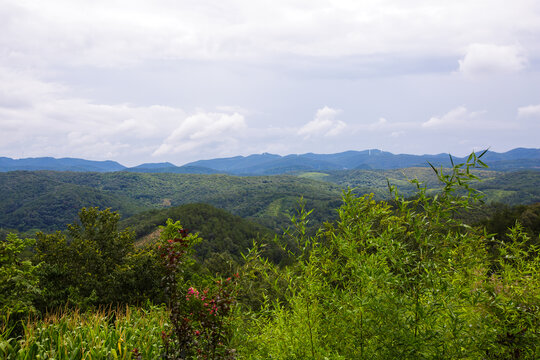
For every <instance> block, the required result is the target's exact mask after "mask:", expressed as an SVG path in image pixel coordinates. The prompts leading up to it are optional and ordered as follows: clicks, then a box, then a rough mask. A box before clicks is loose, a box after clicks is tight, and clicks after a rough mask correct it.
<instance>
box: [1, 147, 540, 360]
mask: <svg viewBox="0 0 540 360" xmlns="http://www.w3.org/2000/svg"><path fill="white" fill-rule="evenodd" d="M482 165H483V163H482V162H481V160H480V159H479V157H477V156H476V155H475V154H472V155H471V156H470V157H469V158H468V159H467V161H466V162H465V163H461V164H456V165H454V166H453V167H452V168H449V169H443V168H440V169H437V168H434V169H431V170H430V171H431V173H429V174H428V173H426V174H425V175H422V176H418V177H419V178H420V180H422V181H419V180H416V179H415V178H414V177H413V176H410V175H418V174H419V173H418V170H416V169H412V170H410V171H411V172H412V173H405V174H402V176H403V178H399V180H400V181H404V182H403V183H398V184H397V185H398V186H395V183H396V182H395V181H390V180H389V181H388V182H385V184H384V186H386V189H387V190H386V191H388V194H389V195H387V196H385V197H384V198H379V196H378V195H373V194H364V191H359V190H358V189H359V188H361V186H360V185H361V184H360V183H358V180H355V179H356V177H357V174H356V173H355V172H356V171H357V170H355V172H348V173H346V175H347V177H346V176H344V175H343V174H341V177H338V175H339V173H337V172H336V173H333V172H329V173H328V174H326V175H321V174H320V173H308V174H306V173H303V174H299V176H284V177H275V178H274V177H246V178H235V177H227V176H224V175H207V176H203V175H183V174H182V175H178V174H135V173H123V174H121V175H119V174H116V173H111V174H97V173H55V172H15V173H7V174H5V177H0V179H1V186H2V188H3V189H11V191H12V193H10V194H11V195H7V194H8V192H2V194H3V195H2V196H3V198H2V199H1V200H2V202H1V203H2V206H3V211H2V213H3V214H5V213H7V210H9V209H14V208H15V207H17V201H16V200H10V199H12V196H13V194H14V193H17V192H18V191H19V190H20V189H26V190H25V191H26V193H24V192H23V193H21V194H20V198H18V199H17V200H18V201H22V199H23V198H24V199H33V200H25V201H26V203H25V204H24V206H28V207H26V209H29V208H30V207H31V206H33V203H34V201H37V200H39V199H42V200H44V199H46V196H44V195H43V194H48V191H49V190H50V189H71V190H70V191H72V192H73V195H75V193H78V194H79V196H84V194H86V193H84V192H82V190H87V191H97V190H99V194H106V195H107V196H110V198H99V197H98V198H96V199H97V200H99V199H101V200H103V201H113V200H115V199H116V200H118V201H119V204H120V203H121V204H127V205H122V206H125V209H126V210H128V211H131V213H130V214H132V216H130V217H126V218H125V219H123V220H122V219H121V216H120V213H119V212H116V211H114V210H111V209H105V208H103V207H102V208H98V207H95V206H87V207H84V208H82V209H80V210H79V211H78V215H77V216H76V219H75V220H70V221H66V222H65V223H66V224H68V223H69V225H67V226H65V227H64V228H63V229H62V231H56V232H51V231H50V230H51V229H52V228H47V227H45V228H44V229H43V230H47V231H43V232H41V231H40V232H37V233H36V234H35V236H31V237H30V236H24V235H23V234H17V233H14V232H11V231H8V230H5V229H4V230H2V232H1V233H0V235H2V237H3V238H4V240H2V241H1V242H0V246H1V248H0V250H1V258H0V269H1V271H0V278H1V279H0V280H1V281H0V299H1V302H0V303H1V304H2V308H1V312H0V315H1V320H0V321H1V323H0V354H2V355H3V357H4V358H6V359H30V358H55V359H72V358H121V359H157V358H165V359H236V358H238V359H356V358H358V359H363V358H372V359H390V358H400V359H418V358H421V359H441V358H451V359H454V358H456V359H459V358H463V359H537V358H539V357H540V278H539V276H540V206H539V204H538V203H534V202H535V201H537V200H535V199H536V198H535V196H537V193H538V190H537V189H538V188H537V187H535V186H534V184H535V182H537V181H538V176H537V174H538V173H535V172H523V173H518V174H516V175H513V173H505V174H499V173H496V172H488V171H485V170H482V169H480V170H474V169H475V168H478V167H480V168H482ZM422 171H424V170H422ZM371 174H372V177H371V178H367V180H366V181H370V182H371V183H373V184H374V183H377V182H378V181H380V180H379V175H380V174H379V173H377V172H372V173H371ZM387 174H388V173H387ZM177 176H181V178H182V182H180V181H172V180H171V179H179V178H178V177H177ZM209 176H210V177H209ZM320 176H322V177H325V178H326V177H334V179H333V180H332V181H334V182H335V183H338V180H336V179H342V180H339V181H343V182H347V183H348V185H353V186H356V187H357V188H356V189H349V190H344V191H342V190H341V189H340V187H338V185H332V184H331V183H330V182H321V181H319V180H312V179H311V180H309V179H305V177H320ZM395 177H398V175H395ZM24 178H26V181H27V182H26V183H25V184H26V185H29V184H31V183H32V182H33V181H35V185H36V186H38V184H39V186H41V188H39V187H38V188H25V187H24V186H22V187H20V182H21V181H23V179H24ZM407 178H410V179H411V180H409V181H407ZM479 178H484V179H485V180H484V181H483V182H478V180H479ZM328 180H330V179H328ZM355 181H357V182H356V183H355ZM221 182H223V183H221ZM393 183H394V184H393ZM67 185H69V186H71V188H69V187H65V186H67ZM341 185H343V184H341ZM197 186H198V187H197ZM212 186H214V187H212ZM219 186H222V187H219ZM498 186H500V187H498ZM193 189H198V191H197V193H195V190H193ZM401 189H403V191H402V190H401ZM478 189H482V191H478ZM491 190H493V191H495V192H497V191H498V192H501V191H502V192H504V194H503V195H504V196H510V198H512V199H519V198H520V196H526V197H527V199H529V201H524V202H523V203H522V204H520V205H514V204H515V202H514V201H509V202H508V203H507V204H502V203H487V204H486V203H485V202H484V204H482V198H483V197H484V193H486V194H489V193H490V191H491ZM51 191H53V190H51ZM339 192H341V197H340V200H337V199H336V193H339ZM94 194H97V192H96V193H94ZM202 194H206V196H207V197H206V198H205V199H203V200H205V201H204V202H208V203H209V204H214V205H219V207H221V208H222V209H219V208H216V207H214V206H211V205H208V204H202V203H193V202H195V201H193V200H194V199H199V198H200V197H201V196H202ZM300 195H303V198H302V197H301V196H300ZM42 196H43V197H42ZM501 196H502V195H501ZM504 196H503V198H505V197H504ZM512 196H513V197H512ZM506 198H508V197H506ZM128 199H129V200H130V201H132V202H128V201H127V200H128ZM164 199H168V200H169V201H170V203H167V204H163V202H164ZM246 199H248V200H247V201H246ZM76 200H77V198H75V200H74V202H73V203H72V204H70V205H69V206H77V204H78V203H77V202H76ZM123 200H126V202H123ZM251 200H253V203H250V202H251ZM23 202H24V201H23ZM516 202H517V200H516ZM245 203H248V204H245ZM157 204H161V205H157ZM149 205H152V206H149ZM333 205H335V206H334V207H332V206H333ZM24 206H20V207H19V208H18V211H20V212H19V213H18V214H21V216H20V217H22V218H24V216H22V215H23V211H24V209H25V207H24ZM66 206H68V205H66ZM69 206H68V207H69ZM119 206H120V205H119ZM139 206H140V207H139ZM151 207H154V209H153V210H148V209H149V208H151ZM224 209H226V210H228V211H226V210H224ZM283 209H285V210H286V211H284V210H283ZM272 212H274V213H273V214H274V215H276V214H279V215H280V216H283V217H285V218H287V217H288V225H283V226H282V225H281V224H282V223H281V220H280V221H279V222H278V221H276V220H272V221H270V220H269V219H271V218H268V219H266V220H265V219H264V217H262V216H260V215H261V214H269V213H272ZM45 213H46V211H44V212H43V215H44V214H45ZM36 214H37V215H34V216H38V217H39V216H41V214H40V213H36ZM241 216H242V217H241ZM64 219H65V218H64ZM261 219H262V220H261ZM254 220H256V221H254ZM3 221H5V220H3ZM13 221H14V220H13ZM5 224H7V225H9V226H4V227H6V228H8V227H12V228H15V229H21V230H28V229H31V228H26V227H24V226H21V227H17V226H15V225H17V223H5ZM277 225H279V227H278V226H277ZM276 228H279V229H281V230H280V231H279V232H277V230H276ZM276 232H277V234H276Z"/></svg>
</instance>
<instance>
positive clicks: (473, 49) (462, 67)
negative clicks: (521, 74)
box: [459, 44, 528, 75]
mask: <svg viewBox="0 0 540 360" xmlns="http://www.w3.org/2000/svg"><path fill="white" fill-rule="evenodd" d="M527 63H528V61H527V58H526V57H525V55H524V54H523V50H522V49H521V48H519V47H517V46H497V45H492V44H473V45H470V46H469V47H468V49H467V53H466V54H465V57H464V58H463V59H462V60H459V71H460V72H461V73H463V74H465V75H479V74H480V75H481V74H492V73H513V72H518V71H521V70H523V69H524V68H525V67H526V66H527Z"/></svg>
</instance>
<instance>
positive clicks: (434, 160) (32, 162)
mask: <svg viewBox="0 0 540 360" xmlns="http://www.w3.org/2000/svg"><path fill="white" fill-rule="evenodd" d="M463 160H465V158H462V157H454V161H455V162H460V161H463ZM483 160H484V162H486V163H487V164H488V165H489V167H490V169H492V170H503V171H504V170H519V169H540V149H527V148H516V149H513V150H510V151H507V152H504V153H497V152H493V151H488V152H487V153H486V154H485V155H484V157H483ZM428 162H429V163H431V164H433V165H436V166H441V165H442V166H449V165H450V159H449V156H448V154H435V155H429V154H427V155H411V154H392V153H390V152H386V151H381V150H374V149H371V150H364V151H346V152H341V153H336V154H314V153H307V154H300V155H296V154H292V155H286V156H281V155H275V154H269V153H263V154H254V155H249V156H235V157H230V158H218V159H210V160H199V161H195V162H191V163H188V164H185V165H183V166H176V165H174V164H172V163H170V162H163V163H145V164H141V165H138V166H135V167H129V168H128V167H126V166H124V165H122V164H120V163H118V162H115V161H111V160H107V161H92V160H84V159H76V158H61V159H55V158H51V157H43V158H26V159H11V158H7V157H0V171H2V172H6V171H16V170H55V171H77V172H80V171H89V172H113V171H128V172H141V173H186V174H215V173H224V174H232V175H275V174H285V173H291V172H297V171H304V172H305V171H328V170H350V169H398V168H406V167H426V166H429V164H428Z"/></svg>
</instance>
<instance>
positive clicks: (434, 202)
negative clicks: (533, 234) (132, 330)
mask: <svg viewBox="0 0 540 360" xmlns="http://www.w3.org/2000/svg"><path fill="white" fill-rule="evenodd" d="M477 164H479V161H478V157H477V156H476V155H474V154H473V155H471V157H469V159H468V161H467V162H466V163H464V164H457V165H454V167H453V168H452V169H451V172H450V173H449V174H447V173H443V172H441V171H440V170H437V176H438V178H439V180H440V181H441V182H442V189H441V190H442V191H441V193H440V194H438V195H437V196H427V189H426V187H423V186H422V184H420V183H419V182H417V181H415V182H414V184H415V185H416V186H417V187H418V190H419V192H418V195H417V196H416V197H415V198H413V199H409V200H406V199H404V198H403V197H401V196H399V195H398V194H397V192H395V188H394V189H393V190H394V194H395V197H394V201H395V207H391V206H390V205H389V204H387V203H384V202H379V203H377V202H375V201H374V200H373V198H372V197H371V196H362V197H356V196H354V195H353V193H352V192H350V191H349V192H346V193H345V194H344V203H343V205H342V207H341V208H340V209H339V220H338V221H337V222H336V223H335V224H327V225H326V226H325V228H324V229H321V231H320V232H319V233H318V235H317V236H316V237H305V236H303V230H302V229H303V228H304V227H305V224H304V223H305V219H306V215H307V213H306V212H304V213H301V214H300V215H299V216H298V217H297V218H296V219H297V221H298V223H297V225H296V228H297V229H298V230H299V231H297V232H296V235H295V236H296V237H297V240H298V243H299V245H300V248H301V249H302V251H301V252H300V253H298V256H297V261H296V262H295V263H294V264H293V265H292V266H290V267H289V268H288V269H284V270H282V271H281V275H282V277H283V278H284V281H283V283H282V284H276V285H273V284H272V283H271V282H269V283H268V288H269V289H272V288H279V287H281V291H282V293H284V294H285V296H284V297H274V296H273V294H272V292H270V291H267V292H266V294H265V295H264V296H265V301H264V304H263V307H262V309H261V310H259V311H254V312H253V311H250V309H249V308H244V309H245V311H246V313H245V314H244V317H243V318H244V322H245V323H247V325H245V327H244V328H243V332H240V333H239V334H238V337H237V338H236V341H237V346H238V348H239V353H241V354H246V358H272V359H352V358H373V359H388V358H400V359H408V358H411V359H417V358H429V359H435V358H452V359H453V358H472V359H477V358H500V359H518V358H519V359H521V358H523V359H533V358H538V356H540V345H538V344H540V341H539V340H540V333H539V329H540V323H539V321H540V315H539V314H540V312H539V311H538V310H539V309H540V285H539V284H540V282H539V281H538V274H539V270H540V262H539V261H540V256H539V252H538V248H536V247H530V248H528V249H525V244H526V236H525V234H524V233H523V232H522V231H521V230H520V228H519V226H518V227H517V228H515V229H514V230H512V238H513V239H514V240H513V241H512V242H509V243H507V244H505V246H504V247H501V248H500V252H499V253H498V254H497V256H496V260H495V261H497V262H498V269H499V270H498V271H497V272H493V271H492V267H491V263H490V262H491V261H494V260H493V259H492V258H490V257H489V256H488V253H487V251H486V244H487V239H486V237H485V236H484V232H483V231H481V230H479V229H473V228H471V227H468V226H465V225H464V224H462V223H461V222H459V221H458V220H456V219H455V216H454V215H455V212H456V211H457V210H459V209H460V208H463V207H469V206H470V205H471V201H474V200H475V198H477V197H478V195H479V194H478V193H477V192H475V191H474V190H472V188H470V187H469V188H468V190H469V191H466V192H465V193H463V192H460V191H458V190H459V189H460V188H462V187H463V186H465V190H467V186H468V184H469V183H470V182H471V181H473V180H474V175H473V174H472V173H471V172H470V169H471V168H473V167H474V166H476V165H477ZM246 266H248V267H252V268H253V267H255V268H256V269H257V272H259V274H260V273H263V274H261V275H260V276H259V278H258V279H257V281H261V280H262V281H265V279H272V278H273V276H272V273H273V271H275V270H274V267H272V266H268V264H267V263H264V262H261V261H259V262H258V264H257V265H256V266H254V265H252V263H251V262H248V263H247V265H246ZM267 274H269V275H267ZM246 314H247V315H246Z"/></svg>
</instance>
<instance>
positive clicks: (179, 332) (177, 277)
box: [159, 219, 235, 359]
mask: <svg viewBox="0 0 540 360" xmlns="http://www.w3.org/2000/svg"><path fill="white" fill-rule="evenodd" d="M161 239H162V242H161V244H160V245H159V248H160V250H161V253H160V255H161V258H162V259H163V262H164V266H165V268H166V269H167V272H166V275H165V277H164V278H163V282H164V286H165V290H166V292H167V295H168V297H169V308H170V320H171V327H170V329H168V331H164V332H163V333H162V339H163V343H164V348H165V353H164V357H165V358H166V359H190V358H195V357H197V358H203V359H232V358H234V350H232V349H229V348H228V346H227V344H226V342H227V340H228V335H229V334H228V330H229V329H228V317H229V315H230V310H231V306H232V305H233V303H234V291H235V290H234V282H233V281H231V280H232V279H231V278H227V279H226V280H225V281H221V280H218V281H216V285H217V286H216V288H214V289H213V290H209V289H208V288H206V289H205V290H203V291H201V292H200V293H199V291H198V290H197V289H196V288H194V287H191V286H190V287H189V288H187V289H186V287H187V282H186V281H185V279H184V278H183V273H184V271H185V269H186V267H187V266H189V264H190V260H191V259H190V257H189V255H190V253H191V252H192V247H193V245H194V244H196V243H197V242H198V241H199V239H198V236H197V235H191V234H188V232H187V230H185V229H183V228H182V226H181V225H180V222H178V221H177V222H173V221H172V220H171V219H168V220H167V224H166V226H163V227H162V232H161Z"/></svg>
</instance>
